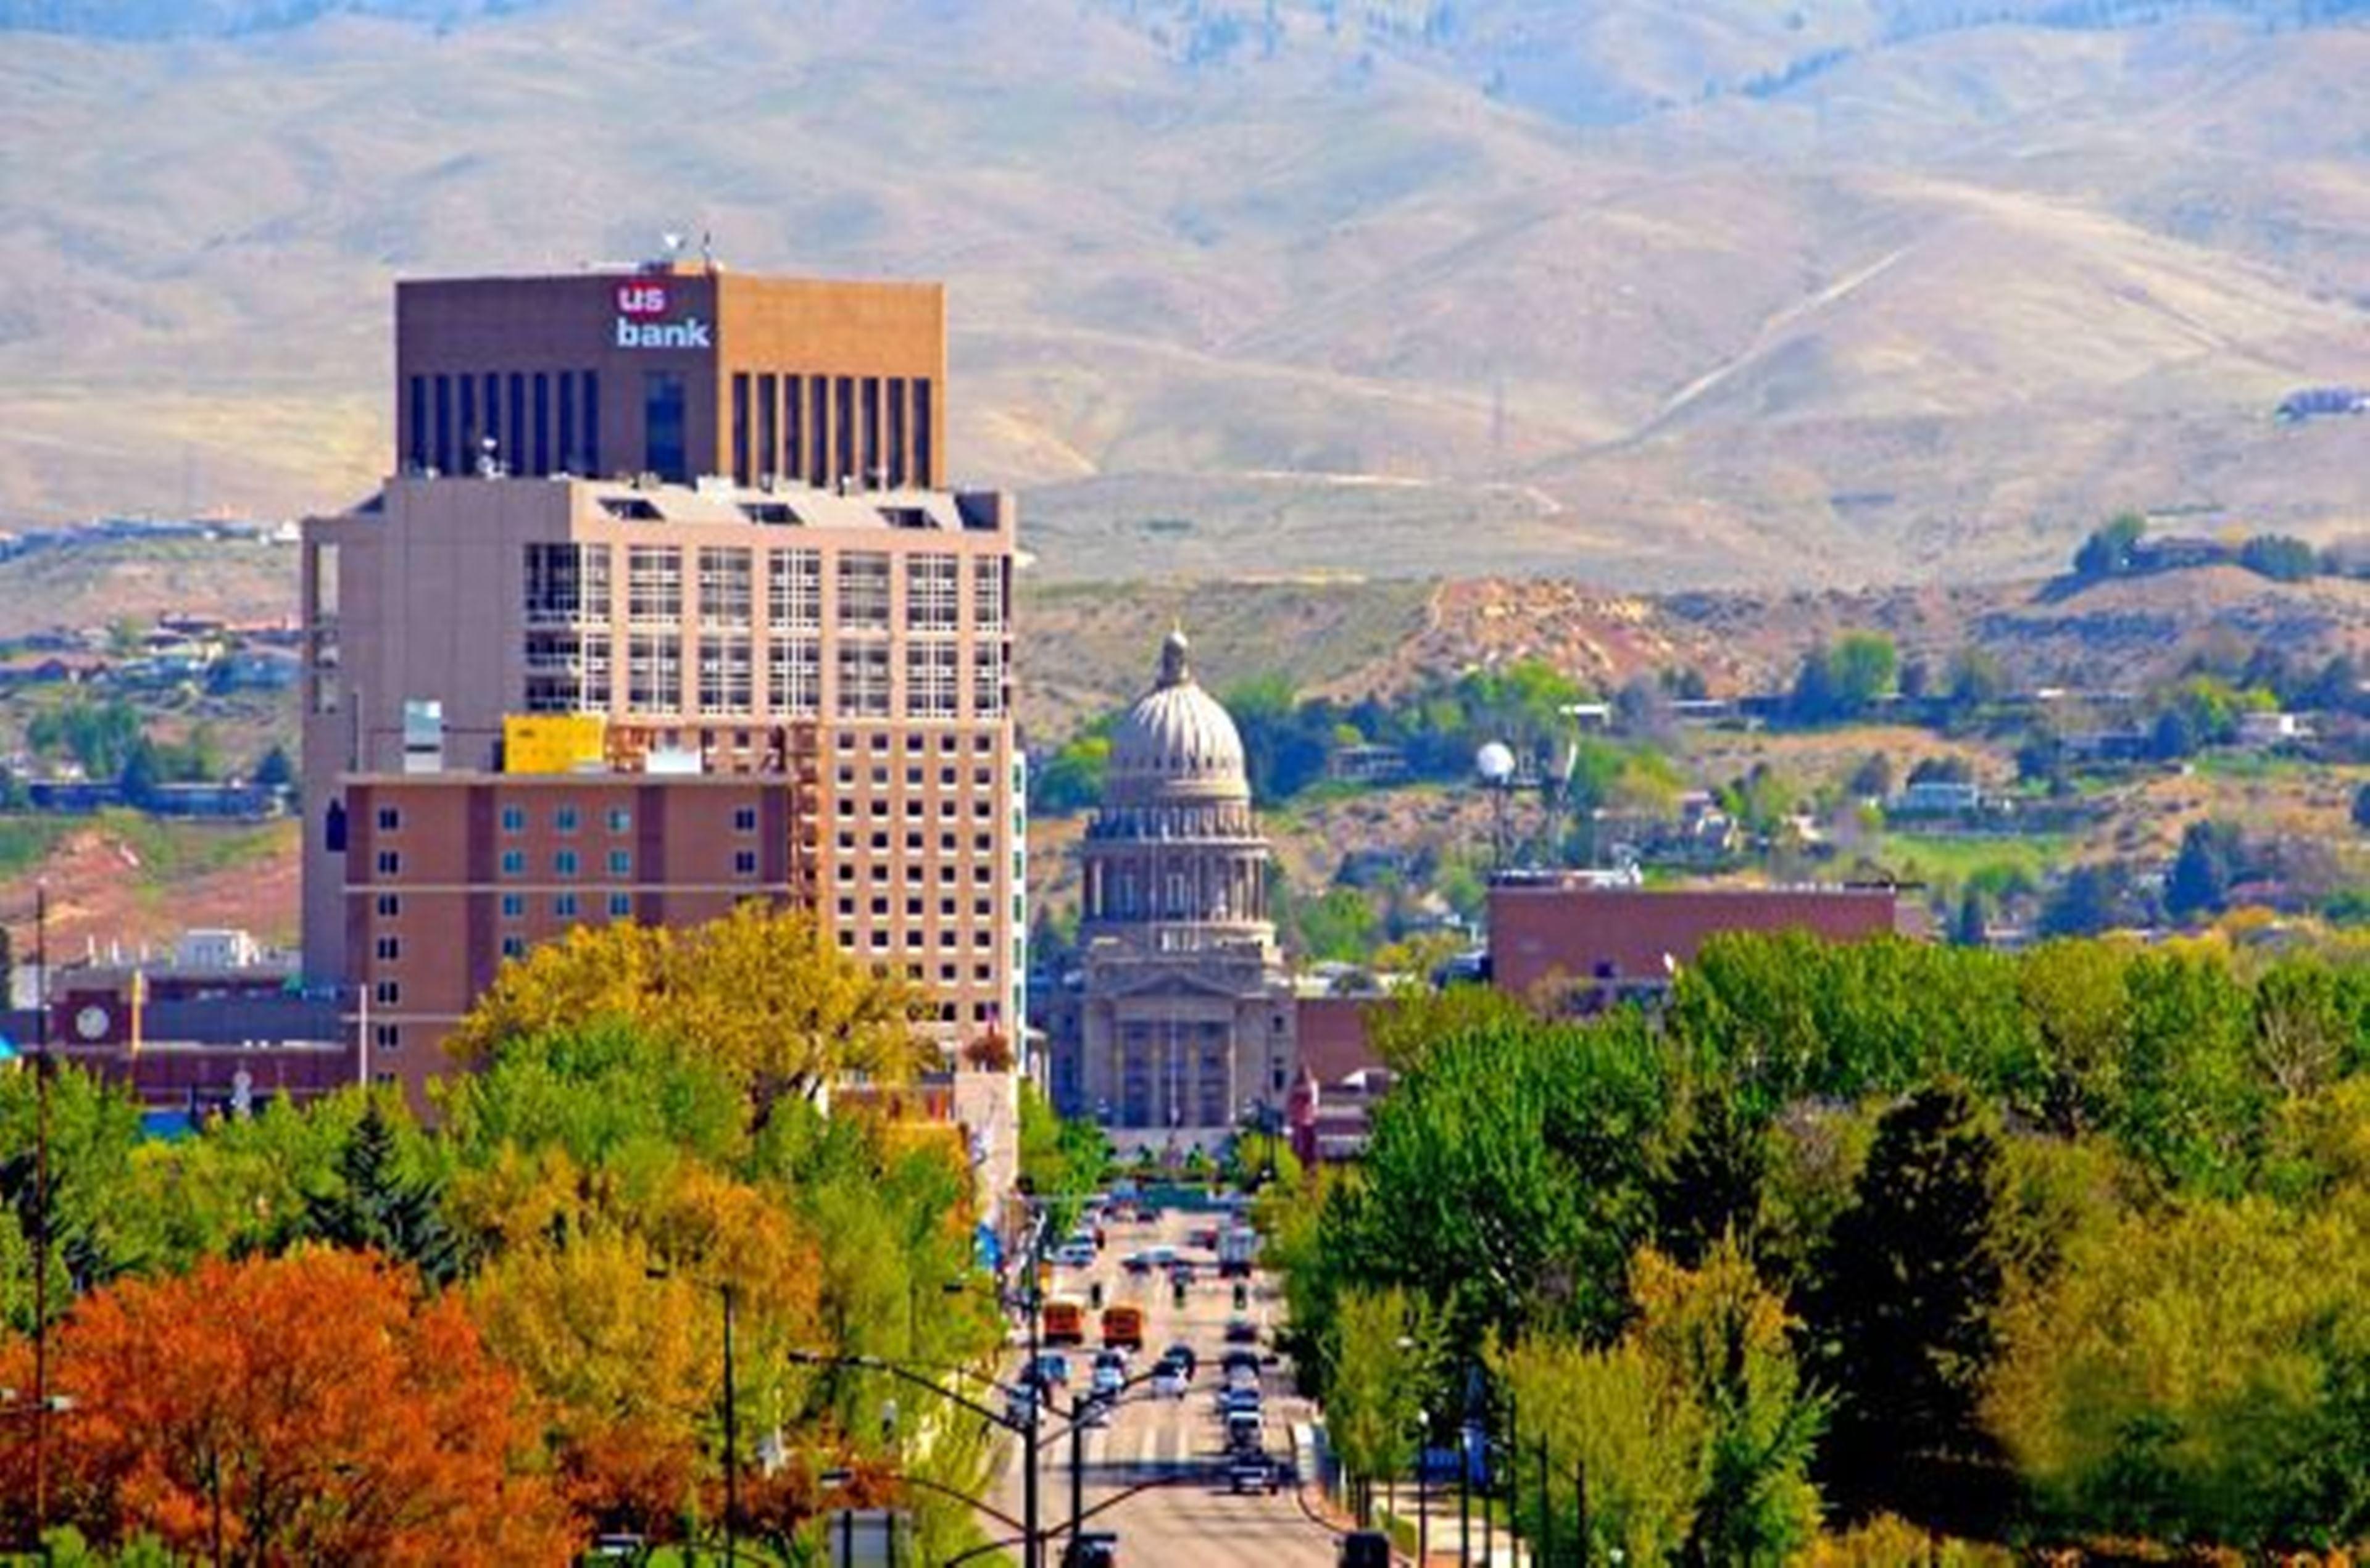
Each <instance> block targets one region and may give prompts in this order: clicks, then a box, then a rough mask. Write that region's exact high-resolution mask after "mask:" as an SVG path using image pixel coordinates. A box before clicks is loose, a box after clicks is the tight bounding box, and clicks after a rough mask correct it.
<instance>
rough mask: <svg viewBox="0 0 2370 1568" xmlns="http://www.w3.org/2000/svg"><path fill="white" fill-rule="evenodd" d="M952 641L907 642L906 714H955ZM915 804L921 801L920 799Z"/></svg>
mask: <svg viewBox="0 0 2370 1568" xmlns="http://www.w3.org/2000/svg"><path fill="white" fill-rule="evenodd" d="M958 652H959V650H958V648H957V647H956V645H955V644H953V643H952V642H947V641H935V642H914V643H908V644H906V645H905V714H906V716H907V717H909V718H952V717H954V716H955V692H956V690H957V681H956V675H955V670H956V662H955V661H956V657H957V654H958ZM915 804H916V805H918V804H919V802H915Z"/></svg>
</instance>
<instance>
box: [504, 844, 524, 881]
mask: <svg viewBox="0 0 2370 1568" xmlns="http://www.w3.org/2000/svg"><path fill="white" fill-rule="evenodd" d="M502 875H503V876H525V875H526V851H524V850H504V851H503V852H502Z"/></svg>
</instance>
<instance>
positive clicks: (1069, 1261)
mask: <svg viewBox="0 0 2370 1568" xmlns="http://www.w3.org/2000/svg"><path fill="white" fill-rule="evenodd" d="M1053 1261H1054V1262H1055V1263H1057V1264H1060V1265H1062V1266H1063V1267H1064V1268H1092V1267H1094V1266H1095V1243H1094V1238H1092V1237H1088V1238H1087V1239H1086V1240H1085V1241H1082V1242H1063V1243H1062V1245H1061V1248H1060V1250H1059V1251H1057V1252H1055V1253H1054V1254H1053Z"/></svg>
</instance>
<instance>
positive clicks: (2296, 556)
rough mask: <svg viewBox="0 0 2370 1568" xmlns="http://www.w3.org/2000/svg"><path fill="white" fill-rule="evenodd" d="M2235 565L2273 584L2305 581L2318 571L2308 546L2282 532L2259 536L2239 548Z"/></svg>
mask: <svg viewBox="0 0 2370 1568" xmlns="http://www.w3.org/2000/svg"><path fill="white" fill-rule="evenodd" d="M2238 564H2239V565H2240V566H2242V567H2246V568H2247V569H2248V570H2249V571H2250V572H2253V573H2254V574H2256V575H2257V576H2258V577H2266V578H2271V579H2272V581H2273V582H2306V581H2308V580H2310V579H2311V578H2312V577H2313V576H2314V575H2315V574H2317V573H2318V571H2319V570H2320V557H2319V556H2318V555H2316V554H2314V552H2313V548H2312V546H2311V545H2309V544H2306V543H2305V542H2304V541H2303V540H2301V539H2296V538H2293V537H2291V536H2290V535H2287V534H2284V533H2259V534H2257V535H2255V537H2253V538H2252V539H2249V540H2248V541H2247V542H2246V543H2245V544H2241V545H2239V546H2238Z"/></svg>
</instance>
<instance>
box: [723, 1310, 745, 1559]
mask: <svg viewBox="0 0 2370 1568" xmlns="http://www.w3.org/2000/svg"><path fill="white" fill-rule="evenodd" d="M723 1295H724V1561H725V1562H727V1563H728V1564H730V1563H733V1562H739V1561H740V1560H741V1558H740V1551H739V1546H738V1543H737V1542H736V1541H735V1539H734V1537H733V1533H732V1532H733V1531H734V1530H735V1529H737V1528H739V1527H740V1521H741V1424H740V1419H739V1413H740V1407H739V1405H738V1404H737V1403H736V1402H735V1401H734V1399H733V1393H732V1282H731V1280H726V1281H725V1282H724V1290H723Z"/></svg>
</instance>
